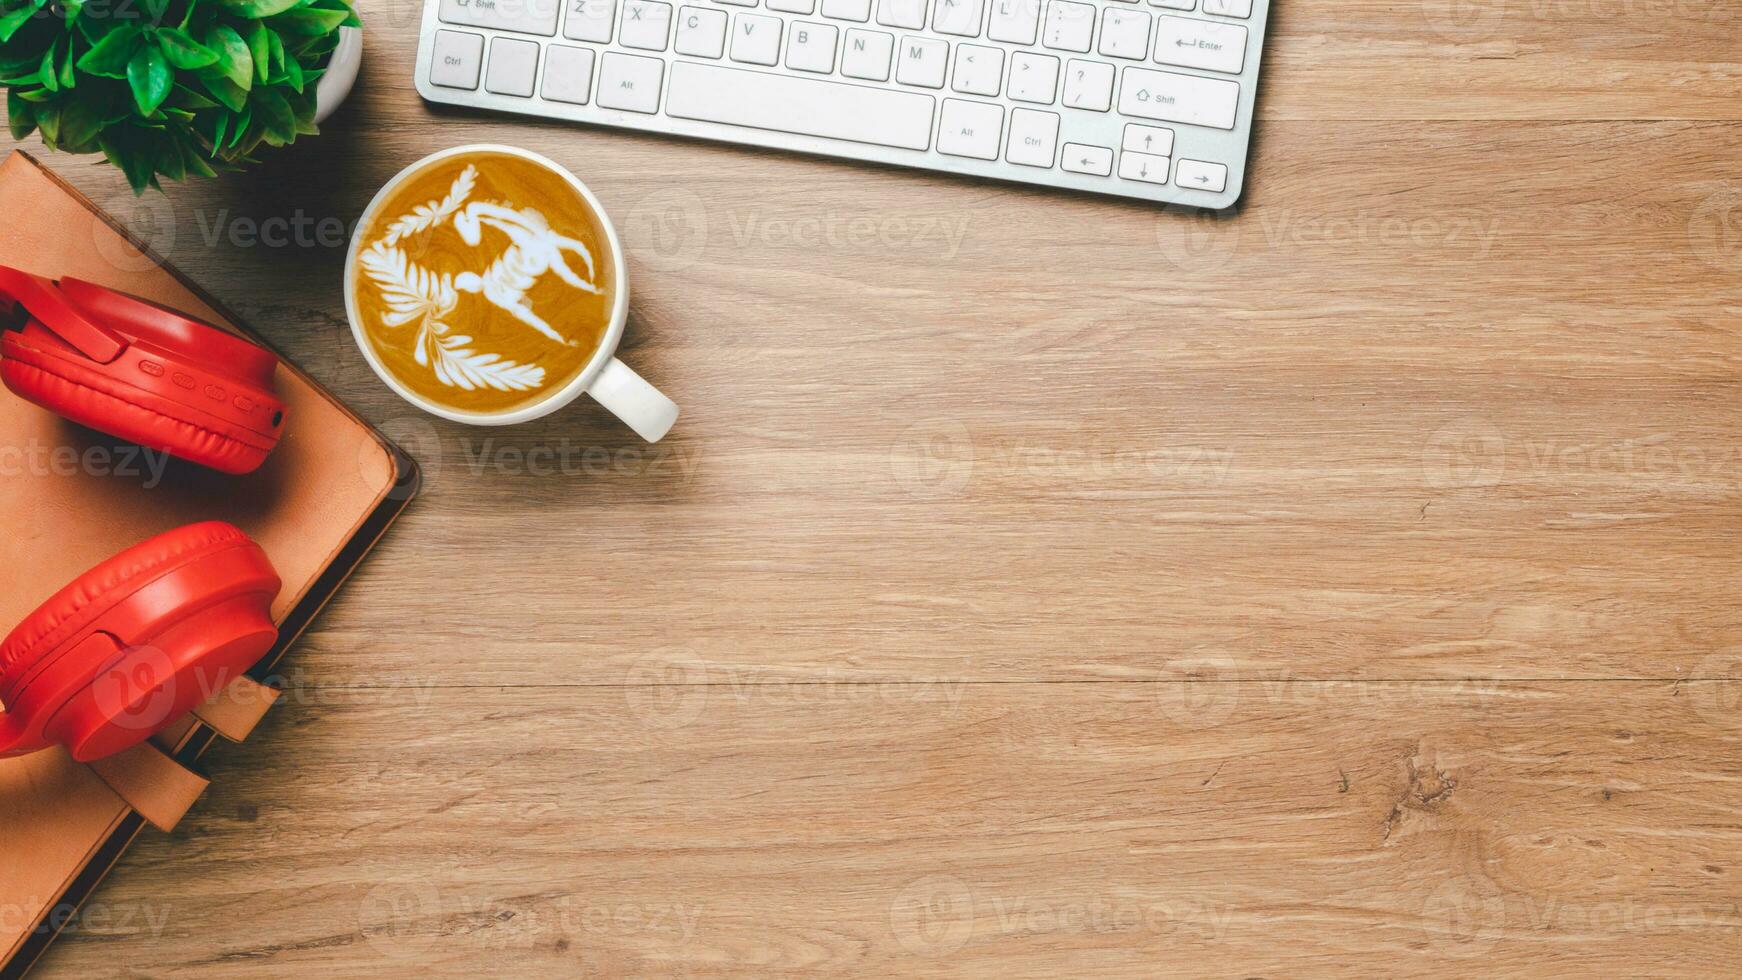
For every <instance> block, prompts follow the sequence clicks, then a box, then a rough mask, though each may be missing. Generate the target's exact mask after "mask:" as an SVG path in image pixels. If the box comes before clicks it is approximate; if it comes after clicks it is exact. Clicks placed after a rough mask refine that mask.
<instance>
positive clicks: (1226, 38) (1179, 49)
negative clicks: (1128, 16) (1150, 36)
mask: <svg viewBox="0 0 1742 980" xmlns="http://www.w3.org/2000/svg"><path fill="white" fill-rule="evenodd" d="M1155 60H1156V61H1159V62H1161V63H1162V64H1164V65H1179V66H1180V67H1182V68H1201V69H1203V70H1204V71H1220V72H1227V73H1228V74H1230V75H1238V74H1240V70H1241V69H1243V68H1245V67H1246V28H1244V27H1242V26H1240V25H1239V24H1222V23H1217V22H1215V21H1207V20H1191V19H1189V18H1186V17H1163V18H1161V22H1160V24H1159V25H1157V27H1156V34H1155Z"/></svg>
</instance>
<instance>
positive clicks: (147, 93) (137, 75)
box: [127, 45, 174, 116]
mask: <svg viewBox="0 0 1742 980" xmlns="http://www.w3.org/2000/svg"><path fill="white" fill-rule="evenodd" d="M173 81H174V76H173V75H172V74H171V73H170V70H169V62H168V61H167V60H165V59H164V57H163V52H162V51H159V50H158V49H157V48H155V47H152V46H149V45H148V46H146V47H143V48H140V49H139V51H138V53H136V54H135V55H134V56H133V60H132V61H129V62H127V86H128V87H129V88H131V89H132V90H133V104H134V105H137V106H138V107H139V114H140V115H142V116H149V115H151V114H152V113H154V112H156V111H157V107H158V106H160V105H162V104H163V100H164V99H166V98H168V97H169V87H170V84H171V83H172V82H173Z"/></svg>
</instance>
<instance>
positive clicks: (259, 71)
mask: <svg viewBox="0 0 1742 980" xmlns="http://www.w3.org/2000/svg"><path fill="white" fill-rule="evenodd" d="M246 29H247V31H248V33H247V35H246V40H247V41H248V54H249V56H250V57H252V58H253V59H254V74H255V77H257V78H259V79H260V80H261V81H263V82H264V81H266V75H267V62H269V61H271V59H272V43H271V42H270V41H268V40H266V35H268V34H270V33H272V32H271V31H269V30H267V29H266V23H265V22H264V21H258V20H254V21H249V22H248V27H247V28H246Z"/></svg>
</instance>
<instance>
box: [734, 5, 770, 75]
mask: <svg viewBox="0 0 1742 980" xmlns="http://www.w3.org/2000/svg"><path fill="white" fill-rule="evenodd" d="M780 27H781V20H780V18H779V17H765V16H763V15H762V14H739V15H738V16H737V17H736V18H735V19H734V21H733V24H732V60H733V61H746V62H749V63H750V64H753V65H773V64H778V63H779V62H780Z"/></svg>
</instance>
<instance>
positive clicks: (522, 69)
mask: <svg viewBox="0 0 1742 980" xmlns="http://www.w3.org/2000/svg"><path fill="white" fill-rule="evenodd" d="M537 74H538V42H537V41H522V40H520V39H519V38H512V37H498V38H492V39H491V40H490V70H489V71H488V72H486V73H485V75H484V89H485V91H489V92H495V93H496V94H497V95H518V96H522V97H525V96H529V95H531V94H532V79H533V78H534V77H535V76H536V75H537Z"/></svg>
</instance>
